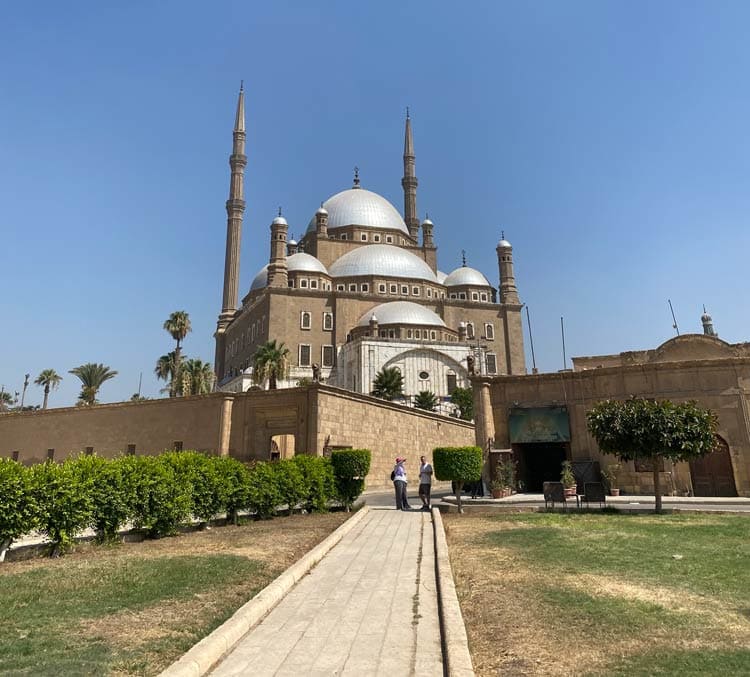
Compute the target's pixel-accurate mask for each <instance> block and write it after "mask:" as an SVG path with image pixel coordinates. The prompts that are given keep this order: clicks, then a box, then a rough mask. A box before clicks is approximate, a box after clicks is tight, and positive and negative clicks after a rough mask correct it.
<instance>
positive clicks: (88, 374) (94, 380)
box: [69, 362, 117, 406]
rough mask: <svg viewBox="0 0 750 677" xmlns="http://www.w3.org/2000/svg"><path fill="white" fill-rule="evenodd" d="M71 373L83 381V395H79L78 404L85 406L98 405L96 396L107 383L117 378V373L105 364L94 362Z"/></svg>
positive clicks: (72, 370) (83, 365)
mask: <svg viewBox="0 0 750 677" xmlns="http://www.w3.org/2000/svg"><path fill="white" fill-rule="evenodd" d="M69 373H71V374H73V375H74V376H77V377H78V378H79V379H80V380H81V393H80V395H78V404H79V405H83V406H90V405H92V404H96V395H97V393H98V392H99V388H101V387H102V384H104V382H105V381H109V380H110V379H112V378H114V377H115V376H117V372H116V371H113V370H112V369H110V368H109V367H107V366H106V365H104V364H96V363H94V362H87V363H86V364H82V365H81V366H80V367H76V368H75V369H71V370H70V372H69Z"/></svg>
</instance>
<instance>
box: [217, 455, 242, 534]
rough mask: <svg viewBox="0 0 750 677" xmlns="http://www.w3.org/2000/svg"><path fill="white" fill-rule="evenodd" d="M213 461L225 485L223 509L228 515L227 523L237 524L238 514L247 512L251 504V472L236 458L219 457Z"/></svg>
mask: <svg viewBox="0 0 750 677" xmlns="http://www.w3.org/2000/svg"><path fill="white" fill-rule="evenodd" d="M212 460H213V462H214V468H215V469H216V473H217V474H218V475H219V477H220V478H221V482H222V483H223V485H224V491H225V494H224V508H223V509H224V511H225V512H226V514H227V521H228V522H231V523H232V524H237V513H238V512H239V511H240V510H246V509H247V507H248V504H249V502H250V497H249V492H250V471H249V470H248V469H247V466H246V465H245V464H244V463H242V462H240V461H238V460H237V459H236V458H231V457H229V456H217V457H215V458H213V459H212Z"/></svg>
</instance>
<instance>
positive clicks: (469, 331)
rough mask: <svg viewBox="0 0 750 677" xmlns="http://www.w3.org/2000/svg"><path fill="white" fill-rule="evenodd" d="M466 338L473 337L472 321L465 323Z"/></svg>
mask: <svg viewBox="0 0 750 677" xmlns="http://www.w3.org/2000/svg"><path fill="white" fill-rule="evenodd" d="M466 338H468V339H473V338H474V323H473V322H467V323H466Z"/></svg>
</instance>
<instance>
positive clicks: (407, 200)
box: [401, 108, 419, 242]
mask: <svg viewBox="0 0 750 677" xmlns="http://www.w3.org/2000/svg"><path fill="white" fill-rule="evenodd" d="M417 184H418V181H417V176H416V174H415V157H414V139H413V138H412V135H411V119H410V117H409V109H408V108H407V109H406V130H405V132H404V178H403V179H401V186H402V187H403V189H404V221H406V225H407V227H408V228H409V235H411V236H412V237H413V238H414V241H415V242H416V240H417V238H418V237H419V217H417Z"/></svg>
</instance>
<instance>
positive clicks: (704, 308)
mask: <svg viewBox="0 0 750 677" xmlns="http://www.w3.org/2000/svg"><path fill="white" fill-rule="evenodd" d="M705 313H706V304H705V303H704V304H703V314H704V315H705Z"/></svg>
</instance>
